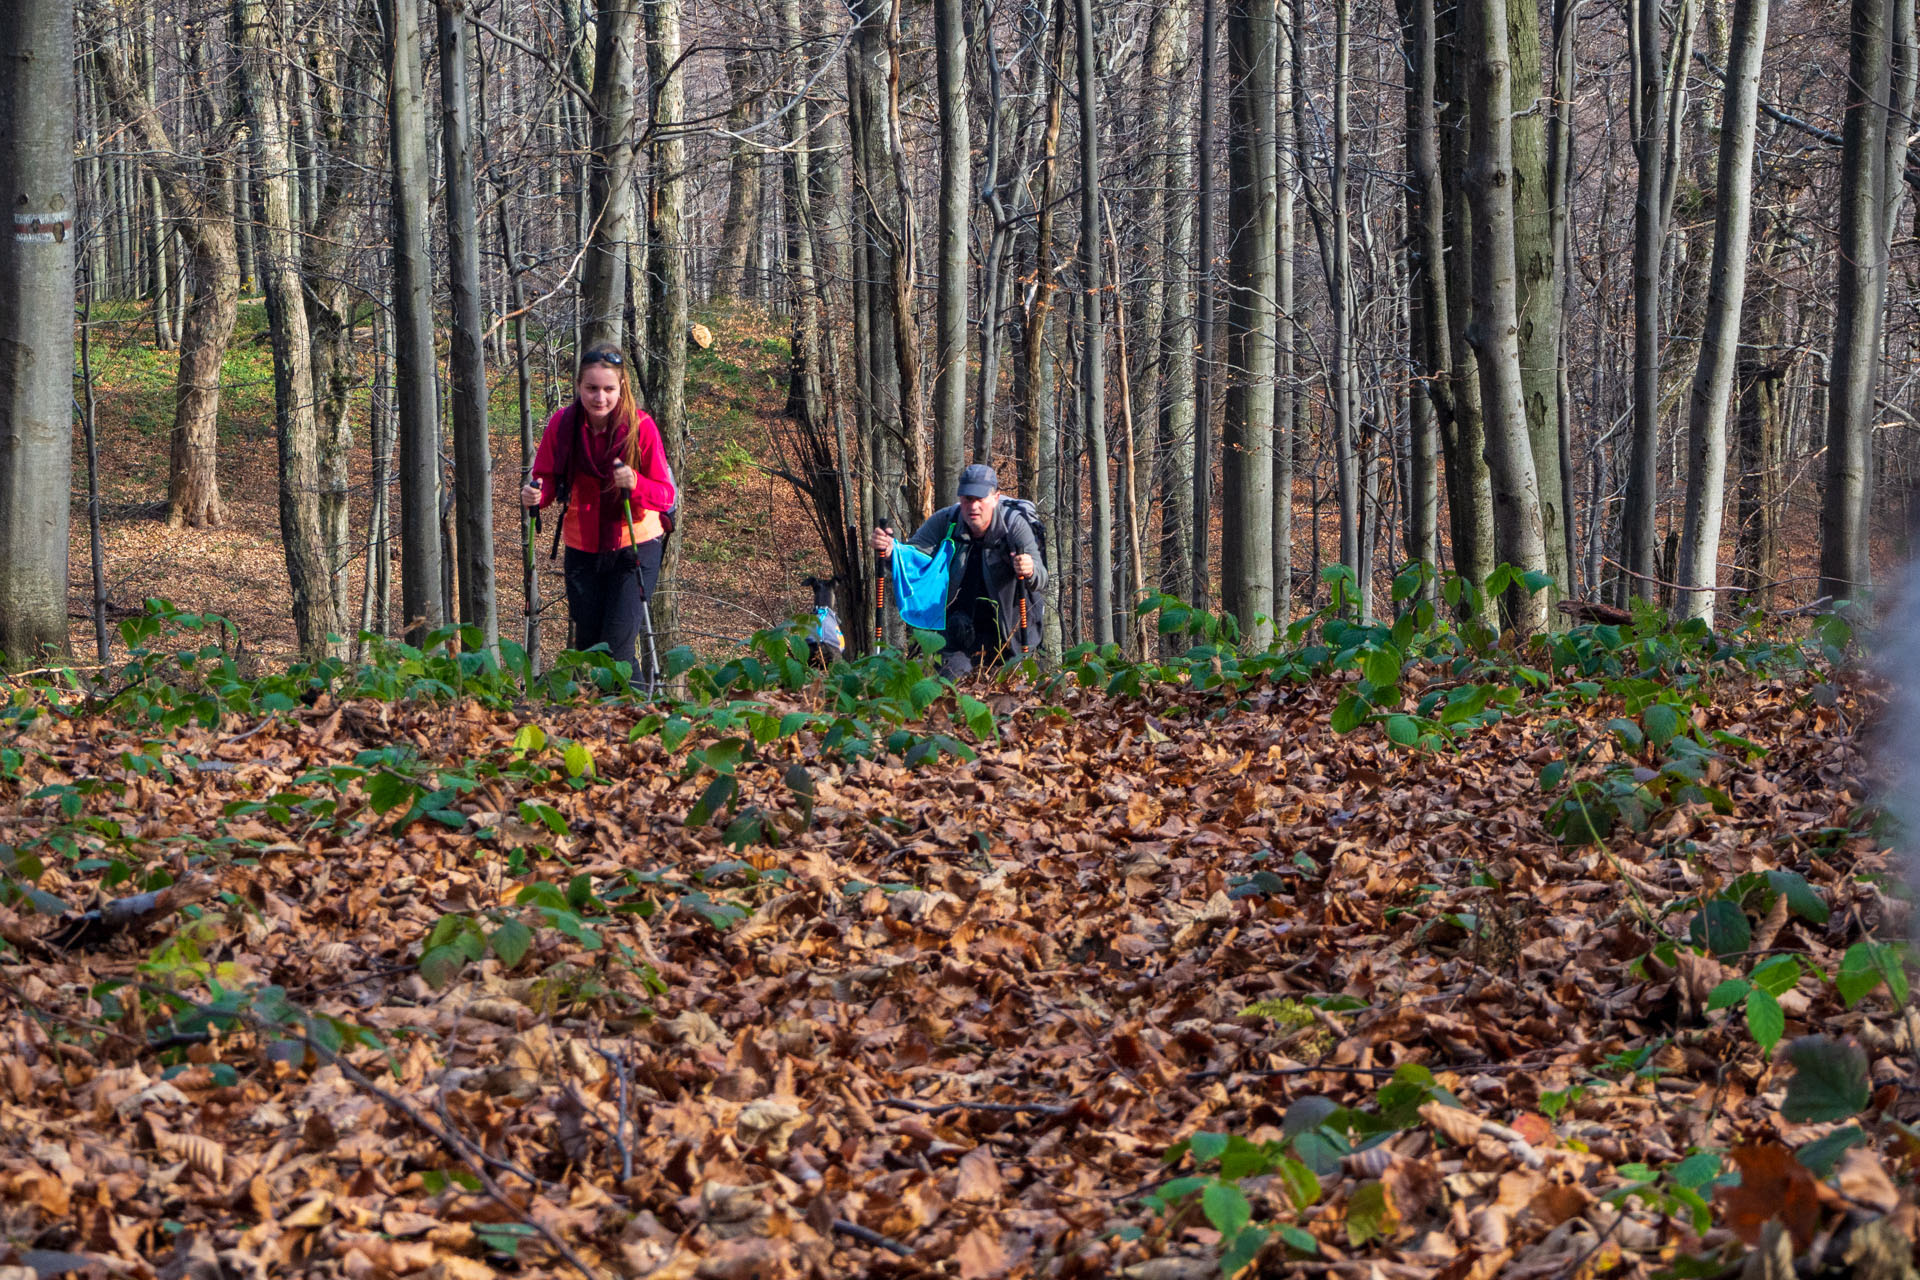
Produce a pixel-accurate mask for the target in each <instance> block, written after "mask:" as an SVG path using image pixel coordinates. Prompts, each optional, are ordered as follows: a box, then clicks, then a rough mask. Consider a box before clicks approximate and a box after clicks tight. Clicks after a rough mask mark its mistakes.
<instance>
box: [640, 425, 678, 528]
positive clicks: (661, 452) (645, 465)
mask: <svg viewBox="0 0 1920 1280" xmlns="http://www.w3.org/2000/svg"><path fill="white" fill-rule="evenodd" d="M635 434H636V435H637V436H638V439H637V441H636V444H637V445H638V446H639V453H640V465H639V466H637V467H635V468H634V473H635V475H636V476H637V477H638V480H637V483H635V485H634V486H633V503H634V505H635V506H637V507H639V508H641V509H642V510H645V511H671V510H673V501H674V498H675V497H677V496H678V491H677V490H676V489H675V488H674V483H673V468H672V467H669V466H668V465H667V448H666V445H664V444H663V443H661V440H660V428H659V427H658V426H656V425H655V424H654V421H653V419H652V417H650V416H649V415H648V414H646V413H645V412H644V411H643V412H641V413H640V420H639V422H638V423H636V424H635Z"/></svg>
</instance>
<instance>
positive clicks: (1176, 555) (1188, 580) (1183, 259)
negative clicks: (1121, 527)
mask: <svg viewBox="0 0 1920 1280" xmlns="http://www.w3.org/2000/svg"><path fill="white" fill-rule="evenodd" d="M1176 30H1177V33H1178V38H1179V39H1180V40H1181V43H1182V44H1183V45H1184V43H1185V39H1186V36H1185V33H1186V26H1185V24H1182V25H1181V26H1179V27H1178V28H1177V29H1176ZM1179 61H1180V63H1181V65H1182V66H1183V67H1191V66H1192V62H1191V61H1190V60H1189V57H1188V54H1187V51H1186V50H1185V49H1184V48H1183V49H1182V51H1181V55H1180V57H1179ZM1176 86H1177V87H1176V89H1175V92H1176V93H1178V94H1179V95H1180V99H1179V100H1180V102H1181V103H1182V105H1181V106H1180V107H1179V108H1178V109H1177V110H1172V111H1170V112H1169V113H1168V117H1167V128H1166V130H1165V134H1164V136H1165V137H1166V140H1167V147H1168V155H1167V160H1166V169H1165V175H1164V183H1165V186H1166V189H1167V199H1166V206H1165V213H1164V217H1163V221H1162V225H1161V226H1160V227H1159V228H1157V229H1156V230H1157V231H1158V234H1159V235H1160V237H1161V239H1162V241H1163V243H1164V244H1165V251H1164V252H1163V253H1162V254H1161V264H1162V271H1163V276H1164V278H1163V281H1162V288H1163V289H1164V290H1165V294H1166V299H1167V301H1166V308H1167V318H1166V323H1165V325H1164V326H1163V327H1162V329H1161V334H1160V348H1159V357H1160V361H1161V365H1162V367H1163V369H1164V370H1165V372H1164V374H1163V375H1162V386H1161V396H1160V413H1159V424H1158V427H1159V432H1160V439H1159V442H1158V445H1157V447H1156V452H1157V453H1158V454H1159V457H1160V466H1161V483H1160V490H1161V493H1162V495H1163V496H1162V499H1161V503H1160V505H1161V508H1162V509H1161V513H1160V589H1161V590H1162V591H1163V592H1165V593H1166V594H1168V595H1170V596H1172V597H1174V598H1175V599H1177V600H1191V599H1192V598H1193V594H1194V588H1193V576H1192V575H1193V554H1192V550H1191V543H1192V540H1193V534H1194V521H1193V469H1194V462H1193V455H1194V366H1195V359H1196V357H1195V352H1194V314H1193V311H1194V308H1193V301H1192V293H1191V291H1190V289H1189V288H1188V285H1189V283H1190V282H1191V280H1192V279H1193V269H1194V230H1195V228H1194V199H1193V196H1192V194H1191V192H1192V189H1193V170H1194V158H1193V148H1194V144H1195V142H1196V138H1195V136H1194V130H1193V128H1192V127H1191V121H1192V115H1193V107H1192V106H1191V105H1187V104H1190V103H1191V102H1192V99H1191V98H1190V97H1188V96H1186V89H1185V87H1184V86H1178V85H1177V82H1176ZM1174 642H1175V638H1174V637H1172V636H1167V637H1164V638H1163V641H1162V645H1163V651H1169V652H1170V651H1171V648H1172V645H1173V644H1174Z"/></svg>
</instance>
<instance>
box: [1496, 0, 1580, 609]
mask: <svg viewBox="0 0 1920 1280" xmlns="http://www.w3.org/2000/svg"><path fill="white" fill-rule="evenodd" d="M1507 55H1508V58H1509V59H1510V66H1511V75H1512V77H1513V80H1512V92H1513V242H1514V259H1515V267H1516V269H1517V270H1518V271H1519V287H1520V297H1519V304H1520V332H1519V335H1518V336H1519V340H1520V381H1521V385H1522V387H1523V388H1524V389H1525V392H1526V409H1527V440H1528V443H1529V447H1530V448H1531V449H1532V451H1533V471H1534V477H1535V479H1536V480H1537V481H1538V484H1539V497H1540V533H1541V536H1542V538H1543V539H1544V540H1545V544H1546V555H1547V561H1546V564H1547V572H1548V573H1550V574H1552V575H1553V582H1554V585H1553V587H1552V588H1551V589H1550V590H1549V591H1548V593H1547V598H1548V604H1547V607H1548V609H1549V611H1551V609H1552V607H1553V605H1554V603H1556V602H1558V601H1559V599H1560V597H1561V595H1562V594H1563V593H1564V592H1565V591H1566V590H1567V587H1568V583H1569V581H1570V578H1569V573H1570V571H1569V568H1568V564H1567V537H1566V531H1565V529H1564V528H1563V527H1562V526H1563V524H1564V522H1565V517H1564V515H1563V513H1562V511H1561V509H1560V496H1561V484H1560V471H1561V465H1562V463H1561V457H1560V416H1559V413H1558V410H1557V407H1556V406H1557V402H1558V399H1559V390H1560V282H1559V278H1558V276H1557V275H1556V274H1555V272H1554V261H1553V223H1552V216H1551V196H1552V192H1551V190H1550V188H1549V185H1548V152H1547V133H1548V130H1547V124H1548V117H1549V116H1550V115H1551V114H1552V109H1551V104H1550V103H1549V101H1548V100H1547V97H1546V94H1545V90H1544V86H1543V84H1542V79H1541V72H1540V13H1539V5H1538V4H1537V3H1526V4H1509V5H1508V6H1507Z"/></svg>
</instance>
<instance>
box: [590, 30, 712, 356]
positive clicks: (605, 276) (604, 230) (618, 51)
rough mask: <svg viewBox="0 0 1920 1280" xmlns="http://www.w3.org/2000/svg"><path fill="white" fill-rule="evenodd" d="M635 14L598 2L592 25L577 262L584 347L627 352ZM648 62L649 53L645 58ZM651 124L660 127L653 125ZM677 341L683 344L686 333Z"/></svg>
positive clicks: (682, 333)
mask: <svg viewBox="0 0 1920 1280" xmlns="http://www.w3.org/2000/svg"><path fill="white" fill-rule="evenodd" d="M639 21H640V13H639V9H638V8H636V6H635V5H634V4H633V2H632V0H600V7H599V19H598V21H597V22H596V23H595V24H594V31H595V32H596V33H597V34H596V35H595V37H594V57H593V162H592V170H591V179H590V181H589V184H588V220H589V222H590V224H591V225H590V235H589V238H588V241H587V255H586V258H585V259H584V260H583V261H582V263H581V277H580V296H581V301H582V304H583V305H584V306H585V308H586V315H585V316H584V317H583V318H582V333H581V341H583V342H584V343H586V344H587V345H588V346H592V345H593V344H594V343H597V342H610V343H613V344H614V345H615V346H622V345H624V341H625V329H624V322H625V319H626V305H625V303H626V288H627V253H628V250H629V249H630V248H631V246H632V243H633V67H634V42H635V39H636V37H637V35H638V32H639ZM648 56H649V58H651V57H652V54H651V51H649V54H648ZM655 123H656V124H658V123H659V121H658V119H657V118H656V120H655ZM681 341H682V343H684V342H685V341H686V329H685V326H682V327H681Z"/></svg>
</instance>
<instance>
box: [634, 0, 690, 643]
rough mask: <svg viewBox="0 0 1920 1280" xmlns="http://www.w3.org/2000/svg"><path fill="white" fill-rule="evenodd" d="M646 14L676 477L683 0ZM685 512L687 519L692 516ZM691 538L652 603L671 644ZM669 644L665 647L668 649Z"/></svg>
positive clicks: (653, 270)
mask: <svg viewBox="0 0 1920 1280" xmlns="http://www.w3.org/2000/svg"><path fill="white" fill-rule="evenodd" d="M641 9H642V12H643V13H644V14H645V17H646V32H647V78H648V81H649V83H650V84H651V86H652V93H653V125H654V129H655V138H654V143H653V154H652V156H651V158H650V161H649V163H648V166H647V168H648V173H649V176H650V178H651V180H652V183H653V192H652V198H651V199H650V200H649V201H648V204H647V245H648V296H649V298H650V299H651V301H652V304H653V305H652V307H651V308H650V310H649V314H648V321H649V323H648V330H647V334H648V339H647V345H648V355H647V371H648V374H649V376H650V378H651V379H652V380H651V382H650V383H649V384H648V387H647V408H648V412H650V413H651V414H652V415H653V420H654V423H655V424H656V425H657V426H658V427H659V428H660V440H661V442H662V444H663V445H664V446H665V448H666V453H667V465H668V466H669V467H671V468H672V469H673V473H674V475H675V476H679V475H680V474H681V472H682V471H684V470H685V468H684V466H683V465H682V464H683V463H684V462H685V459H686V439H687V328H688V326H689V324H690V323H691V316H690V314H689V312H690V302H689V298H688V296H687V255H686V230H685V224H684V218H685V213H686V198H687V197H686V186H687V184H686V167H687V147H686V142H685V141H684V138H683V136H682V134H681V132H680V122H681V120H682V118H683V117H684V116H685V115H686V101H687V100H686V82H685V79H684V76H685V68H684V67H681V66H678V65H677V64H678V63H679V61H680V0H643V2H642V5H641ZM685 514H686V513H685V512H684V511H683V512H682V518H683V519H684V517H685ZM685 541H686V540H685V539H684V538H669V539H667V547H666V554H665V557H664V558H663V560H662V562H661V566H660V578H659V581H660V583H661V584H662V586H663V587H665V588H668V589H667V590H665V591H663V592H661V593H660V594H659V595H657V596H656V597H655V599H654V602H653V604H652V606H651V609H652V617H653V626H654V630H655V631H656V632H658V633H660V634H661V635H663V636H665V637H667V638H668V639H670V638H671V637H672V636H673V635H674V634H675V630H676V627H677V625H678V624H677V618H678V614H679V602H678V600H677V599H676V597H675V595H674V594H673V591H672V590H671V588H672V587H673V586H674V584H676V583H677V582H678V581H679V575H680V548H681V546H682V545H683V544H684V543H685ZM667 647H668V646H667V645H666V644H664V643H662V644H661V645H660V648H661V649H662V650H663V651H664V650H665V649H666V648H667Z"/></svg>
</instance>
